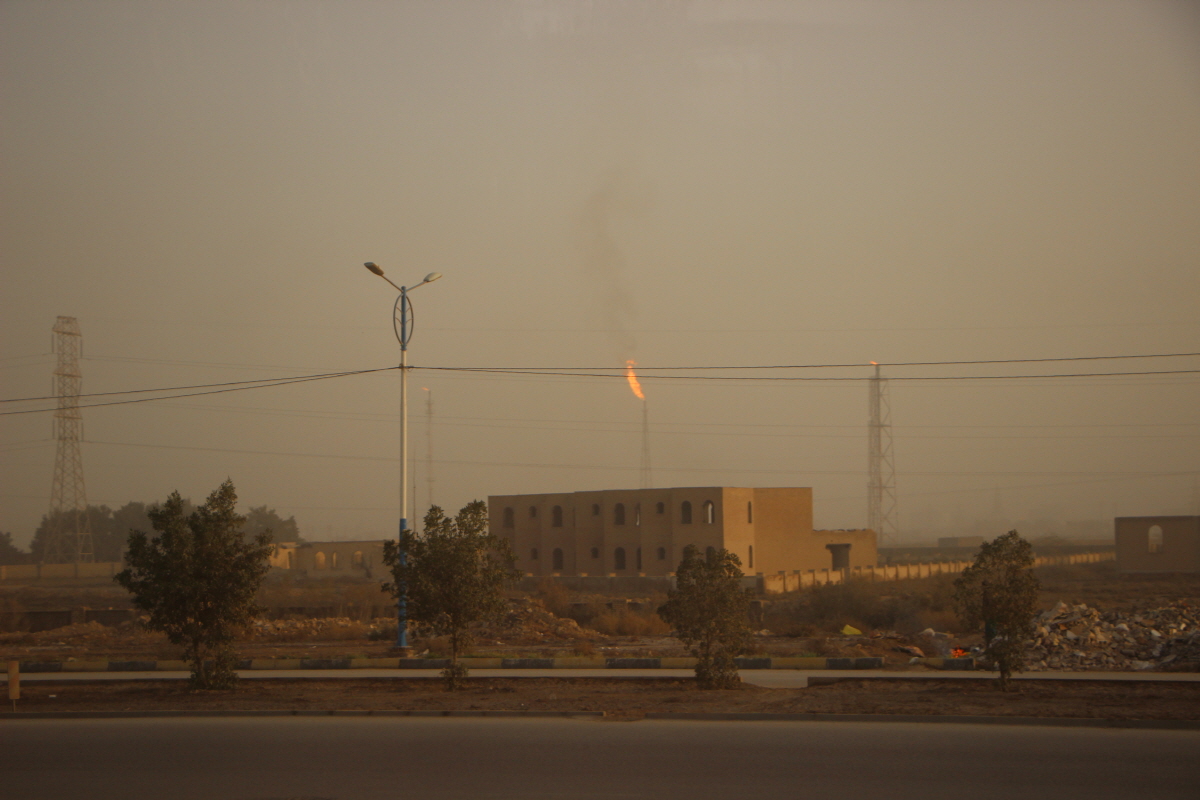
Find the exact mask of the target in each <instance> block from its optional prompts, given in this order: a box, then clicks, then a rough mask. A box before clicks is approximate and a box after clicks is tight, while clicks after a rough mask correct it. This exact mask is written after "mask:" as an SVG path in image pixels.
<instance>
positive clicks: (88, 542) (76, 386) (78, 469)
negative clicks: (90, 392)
mask: <svg viewBox="0 0 1200 800" xmlns="http://www.w3.org/2000/svg"><path fill="white" fill-rule="evenodd" d="M53 349H54V352H55V353H56V354H57V355H58V363H57V364H56V365H55V367H54V394H55V395H57V397H58V408H57V410H55V412H54V436H55V438H56V439H57V440H58V447H57V450H56V451H55V454H54V482H53V484H52V485H51V487H50V514H49V515H48V516H47V518H46V519H47V524H48V530H47V535H46V546H45V549H44V550H43V554H42V560H43V561H45V562H46V563H48V564H72V563H75V564H78V563H86V562H91V561H95V560H96V552H95V549H94V546H93V543H92V523H91V520H89V519H88V514H87V491H86V489H85V487H84V483H83V456H82V454H81V453H80V451H79V442H80V440H81V439H82V438H83V416H82V415H81V414H80V413H79V393H80V389H81V388H82V383H83V379H82V376H81V375H80V372H79V356H80V355H82V353H83V334H82V333H81V332H80V330H79V321H78V320H76V319H75V317H59V318H58V320H57V321H56V322H55V323H54V342H53Z"/></svg>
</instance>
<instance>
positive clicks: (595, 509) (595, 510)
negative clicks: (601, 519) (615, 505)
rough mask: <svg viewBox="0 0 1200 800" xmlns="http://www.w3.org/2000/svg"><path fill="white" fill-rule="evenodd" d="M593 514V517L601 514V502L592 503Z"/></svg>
mask: <svg viewBox="0 0 1200 800" xmlns="http://www.w3.org/2000/svg"><path fill="white" fill-rule="evenodd" d="M592 516H593V517H598V516H600V504H599V503H592Z"/></svg>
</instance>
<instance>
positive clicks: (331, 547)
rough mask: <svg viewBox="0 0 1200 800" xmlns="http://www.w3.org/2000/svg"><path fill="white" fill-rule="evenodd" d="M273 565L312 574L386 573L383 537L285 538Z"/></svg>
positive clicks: (372, 574)
mask: <svg viewBox="0 0 1200 800" xmlns="http://www.w3.org/2000/svg"><path fill="white" fill-rule="evenodd" d="M271 566H272V567H275V568H277V569H287V570H296V571H299V572H303V573H305V574H306V575H308V576H310V577H330V578H335V577H338V576H346V577H350V576H360V577H367V578H371V577H379V576H380V575H382V574H383V541H382V540H379V539H375V540H368V541H359V542H304V543H302V544H296V543H295V542H283V543H280V544H278V545H276V547H275V553H274V555H272V556H271Z"/></svg>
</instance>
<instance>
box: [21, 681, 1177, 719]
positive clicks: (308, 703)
mask: <svg viewBox="0 0 1200 800" xmlns="http://www.w3.org/2000/svg"><path fill="white" fill-rule="evenodd" d="M263 709H271V710H276V709H278V710H283V709H288V710H290V709H303V710H401V711H404V710H407V711H447V710H459V711H467V710H473V711H480V710H488V711H558V712H580V711H593V712H594V711H603V712H605V715H606V716H607V717H612V718H615V719H638V718H641V717H643V716H644V715H645V714H647V713H650V712H664V711H665V712H753V713H775V714H779V713H787V714H796V713H820V714H920V715H947V714H949V715H987V716H1018V717H1072V718H1092V719H1116V720H1125V719H1159V720H1162V719H1170V720H1197V719H1200V683H1195V682H1190V683H1166V682H1119V681H1088V682H1084V681H1053V680H1046V681H1041V680H1039V681H1036V682H1017V684H1016V688H1015V689H1014V690H1013V691H1010V692H1000V691H999V690H997V689H996V688H995V685H994V683H993V682H992V681H979V680H940V679H928V680H883V679H879V680H855V679H848V680H840V681H838V682H836V683H833V684H827V685H817V686H811V687H809V688H807V689H768V688H763V687H758V686H749V685H744V686H743V687H742V688H740V689H736V690H725V691H699V690H697V689H696V688H695V685H694V683H693V682H692V681H690V680H680V679H666V678H649V679H642V678H636V679H631V678H625V679H620V678H570V679H562V678H524V679H522V678H471V679H468V685H467V688H465V689H463V690H460V691H457V692H447V691H445V690H444V689H443V687H442V684H441V683H440V681H438V680H437V679H421V678H398V679H378V680H377V679H355V680H344V681H338V680H243V681H241V682H240V683H239V685H238V688H237V689H235V690H232V691H220V692H191V691H188V690H187V688H186V686H185V685H184V683H183V682H182V681H179V682H171V683H164V682H162V681H119V682H117V681H114V682H107V681H104V682H100V681H97V682H89V683H82V682H81V683H65V682H64V683H55V682H40V681H39V682H36V683H33V682H27V683H25V684H23V685H22V687H21V700H20V701H18V703H17V710H18V711H25V712H28V711H150V710H207V711H213V710H263ZM5 710H8V709H5ZM2 715H3V712H0V716H2Z"/></svg>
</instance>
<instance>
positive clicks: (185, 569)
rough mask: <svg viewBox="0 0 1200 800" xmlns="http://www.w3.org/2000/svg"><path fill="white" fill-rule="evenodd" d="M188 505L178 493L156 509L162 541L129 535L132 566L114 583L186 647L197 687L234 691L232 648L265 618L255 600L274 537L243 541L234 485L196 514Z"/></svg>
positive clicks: (155, 521)
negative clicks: (257, 620) (253, 622)
mask: <svg viewBox="0 0 1200 800" xmlns="http://www.w3.org/2000/svg"><path fill="white" fill-rule="evenodd" d="M185 502H186V501H184V499H183V498H181V497H180V496H179V493H178V492H174V493H172V494H171V496H170V497H168V498H167V501H166V502H165V503H163V504H162V505H161V506H157V507H155V508H152V509H151V510H150V512H149V517H150V522H151V524H152V525H153V526H154V530H155V531H156V533H157V535H155V536H153V537H150V536H148V535H147V534H145V533H143V532H141V531H134V532H133V533H131V534H130V536H129V549H128V552H127V553H126V556H125V562H126V564H127V567H126V568H125V569H124V570H122V571H121V572H119V573H118V574H117V575H116V576H115V578H114V580H115V581H116V582H117V583H119V584H120V585H121V586H123V587H125V588H126V589H127V590H129V592H130V594H132V595H133V602H134V605H136V606H137V607H138V608H140V609H142V610H143V611H146V612H147V613H148V614H149V615H150V621H149V623H147V627H149V628H150V629H151V630H156V631H162V632H163V633H165V634H166V635H167V639H168V640H170V642H171V643H172V644H175V645H179V646H181V647H183V648H184V658H185V659H186V660H187V662H188V663H189V664H190V666H191V668H192V681H191V683H192V687H193V688H195V689H223V688H229V687H231V686H232V685H233V684H234V682H235V681H236V680H237V673H236V672H234V668H235V667H236V664H237V657H236V655H235V653H234V651H233V642H234V640H235V639H236V637H237V635H238V633H239V632H241V630H242V629H243V628H244V627H245V626H246V625H247V624H249V623H250V621H251V620H252V619H254V617H255V616H257V615H258V613H259V612H260V611H261V609H260V608H259V607H258V606H257V605H256V604H255V602H254V597H255V594H256V593H257V591H258V587H259V586H260V585H261V584H262V581H263V578H264V577H266V574H267V570H268V569H269V565H268V563H267V562H268V558H269V557H270V555H271V552H272V550H273V549H274V548H273V545H272V544H271V537H270V535H269V534H259V535H258V536H257V537H256V538H255V539H254V540H253V541H252V542H247V541H245V539H244V538H243V537H242V524H243V522H244V519H245V518H244V517H242V516H240V515H239V514H238V513H237V512H236V510H235V506H236V505H237V493H236V492H235V491H234V488H233V483H232V482H231V481H228V480H226V481H225V482H224V483H223V484H221V486H220V487H219V488H218V489H217V490H216V491H214V492H213V493H212V494H210V495H209V496H208V500H207V501H206V502H205V503H204V505H202V506H200V507H199V508H197V509H196V510H195V511H193V512H192V513H190V514H188V513H186V510H185Z"/></svg>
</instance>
